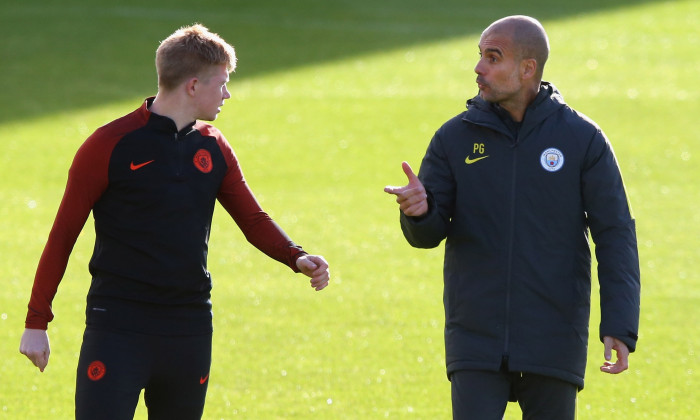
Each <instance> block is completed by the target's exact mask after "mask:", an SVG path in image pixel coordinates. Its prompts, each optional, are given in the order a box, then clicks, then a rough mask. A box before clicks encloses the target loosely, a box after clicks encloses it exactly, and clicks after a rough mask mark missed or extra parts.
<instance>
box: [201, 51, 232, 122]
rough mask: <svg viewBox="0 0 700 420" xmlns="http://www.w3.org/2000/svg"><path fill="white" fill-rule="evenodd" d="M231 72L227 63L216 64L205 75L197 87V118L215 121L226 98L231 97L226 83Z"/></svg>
mask: <svg viewBox="0 0 700 420" xmlns="http://www.w3.org/2000/svg"><path fill="white" fill-rule="evenodd" d="M228 75H229V72H228V70H227V69H226V65H224V64H221V65H216V66H212V68H211V69H210V70H209V71H208V72H207V73H206V74H205V75H203V76H202V77H201V78H200V79H199V81H198V85H197V89H196V103H197V111H198V115H197V117H196V118H197V119H200V120H204V121H214V120H215V119H216V117H217V115H218V113H219V112H221V107H222V106H223V105H224V100H226V99H228V98H230V97H231V94H230V93H229V91H228V89H227V88H226V83H228V79H229V78H228Z"/></svg>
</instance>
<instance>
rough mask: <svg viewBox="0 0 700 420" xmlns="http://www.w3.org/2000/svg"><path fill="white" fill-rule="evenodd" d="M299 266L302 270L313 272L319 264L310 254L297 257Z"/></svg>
mask: <svg viewBox="0 0 700 420" xmlns="http://www.w3.org/2000/svg"><path fill="white" fill-rule="evenodd" d="M297 267H298V268H299V270H301V271H302V272H311V271H313V270H315V269H316V268H318V264H316V263H315V262H313V261H312V260H311V259H310V258H309V257H308V256H306V255H305V256H303V257H300V258H299V259H297Z"/></svg>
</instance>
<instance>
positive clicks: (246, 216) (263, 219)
mask: <svg viewBox="0 0 700 420" xmlns="http://www.w3.org/2000/svg"><path fill="white" fill-rule="evenodd" d="M217 141H218V143H219V148H220V149H221V151H222V153H223V154H224V157H225V159H226V164H227V165H228V170H227V173H226V176H225V177H224V179H223V182H222V184H221V188H220V189H219V193H218V195H217V199H218V200H219V202H220V203H221V205H222V206H223V207H224V208H225V209H226V211H227V212H228V213H229V214H230V215H231V217H232V218H233V220H234V221H235V222H236V224H237V225H238V227H239V228H240V229H241V231H242V232H243V234H244V235H245V237H246V239H247V240H248V242H250V243H251V244H252V245H253V246H255V247H256V248H258V249H259V250H260V251H262V252H263V253H265V254H266V255H267V256H269V257H271V258H273V259H275V260H277V261H279V262H281V263H283V264H286V265H288V266H289V267H290V268H291V269H292V270H294V271H295V272H298V271H299V270H298V268H297V266H296V260H297V259H298V258H299V257H300V256H302V255H304V254H306V252H305V251H304V250H303V249H302V248H301V247H300V246H298V245H296V244H295V243H294V242H292V240H291V239H290V238H289V236H287V234H286V233H285V232H284V231H283V230H282V228H280V227H279V226H278V225H277V223H275V221H274V220H272V219H271V218H270V216H269V215H268V214H267V213H266V212H265V211H264V210H263V209H262V208H261V207H260V204H259V203H258V201H257V200H256V198H255V196H254V195H253V192H252V191H251V190H250V188H249V186H248V184H247V183H246V181H245V178H244V177H243V172H242V171H241V168H240V165H239V164H238V160H237V159H236V156H235V154H234V152H233V150H232V149H231V146H230V145H229V144H228V142H227V141H226V140H225V139H224V138H223V137H222V136H219V137H218V138H217Z"/></svg>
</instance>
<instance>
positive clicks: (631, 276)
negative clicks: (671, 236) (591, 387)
mask: <svg viewBox="0 0 700 420" xmlns="http://www.w3.org/2000/svg"><path fill="white" fill-rule="evenodd" d="M502 111H503V110H502V109H499V107H498V106H497V105H494V104H490V103H488V102H486V101H484V100H482V99H481V98H480V97H478V96H477V97H475V98H473V99H471V100H469V101H468V102H467V110H466V111H464V112H462V113H461V114H460V115H458V116H456V117H454V118H452V119H451V120H449V121H448V122H447V123H445V124H444V125H443V126H442V127H441V128H440V129H439V130H438V131H437V132H436V133H435V135H434V137H433V139H432V140H431V142H430V145H429V147H428V150H427V152H426V154H425V157H424V159H423V162H422V164H421V168H420V171H419V175H418V177H419V179H420V180H421V182H423V184H424V186H425V188H426V191H427V192H428V200H429V208H430V209H429V212H428V214H427V215H425V216H423V217H420V218H414V217H407V216H405V215H403V213H402V214H401V227H402V230H403V232H404V235H405V237H406V239H407V240H408V242H409V243H410V244H411V245H412V246H414V247H419V248H432V247H436V246H438V245H439V244H440V243H441V242H442V240H443V239H445V238H446V242H445V263H444V283H445V284H444V305H445V346H446V359H447V360H446V363H447V372H448V376H449V374H450V373H451V372H454V371H457V370H462V369H481V370H484V369H485V370H492V371H497V370H499V369H500V368H501V365H502V363H503V362H504V361H507V366H508V369H509V370H510V371H517V372H531V373H536V374H541V375H547V376H551V377H556V378H559V379H562V380H565V381H568V382H571V383H574V384H576V385H577V386H578V387H580V388H583V385H584V373H585V368H586V357H587V355H586V354H587V344H588V324H589V315H590V293H591V252H590V248H589V241H588V238H589V230H590V236H591V237H592V239H593V241H594V243H595V254H596V259H597V262H598V278H599V283H600V298H601V299H600V300H601V324H600V331H599V333H600V337H601V339H602V337H604V336H613V337H616V338H618V339H620V340H622V341H623V342H625V343H626V344H627V346H628V347H629V349H630V350H631V351H634V350H635V347H636V341H637V331H638V325H639V307H640V275H639V260H638V253H637V241H636V233H635V222H634V219H633V217H632V215H631V210H630V207H629V205H628V201H627V196H626V193H625V189H624V185H623V181H622V177H621V174H620V170H619V167H618V164H617V161H616V158H615V155H614V153H613V150H612V147H611V145H610V143H609V142H608V140H607V138H606V137H605V135H604V134H603V133H602V131H601V130H600V128H599V127H598V126H597V125H596V124H595V123H593V122H592V121H591V120H589V119H588V118H587V117H585V116H583V115H581V114H579V113H577V112H576V111H574V110H572V109H571V108H570V107H568V106H567V105H566V104H565V103H564V100H563V98H562V97H561V96H560V94H559V92H558V91H557V90H556V88H555V87H554V86H553V85H551V84H549V83H546V82H543V83H542V86H541V88H540V93H539V95H538V96H537V98H536V99H535V101H534V102H533V104H531V105H530V107H529V108H528V110H527V112H526V114H525V118H524V120H523V122H522V124H521V126H520V127H519V128H515V127H514V126H513V124H512V121H510V123H511V124H510V125H509V124H508V123H507V122H506V121H508V119H504V118H501V116H500V115H499V112H502Z"/></svg>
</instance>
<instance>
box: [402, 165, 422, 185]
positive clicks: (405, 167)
mask: <svg viewBox="0 0 700 420" xmlns="http://www.w3.org/2000/svg"><path fill="white" fill-rule="evenodd" d="M401 167H402V168H403V172H404V173H405V174H406V177H407V178H408V183H409V184H415V183H416V182H420V181H419V180H418V177H417V176H416V174H415V173H413V169H412V168H411V165H409V164H408V162H403V163H402V164H401Z"/></svg>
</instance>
